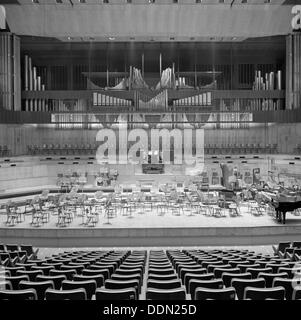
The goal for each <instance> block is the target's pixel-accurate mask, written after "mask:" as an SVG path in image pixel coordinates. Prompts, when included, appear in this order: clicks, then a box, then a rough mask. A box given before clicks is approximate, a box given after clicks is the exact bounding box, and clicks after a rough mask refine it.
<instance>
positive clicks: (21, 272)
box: [17, 270, 43, 281]
mask: <svg viewBox="0 0 301 320" xmlns="http://www.w3.org/2000/svg"><path fill="white" fill-rule="evenodd" d="M17 275H18V276H19V275H20V276H22V275H27V276H28V277H29V280H30V281H35V280H36V277H37V276H38V275H43V271H42V270H29V271H28V270H18V271H17Z"/></svg>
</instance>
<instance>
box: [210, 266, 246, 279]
mask: <svg viewBox="0 0 301 320" xmlns="http://www.w3.org/2000/svg"><path fill="white" fill-rule="evenodd" d="M239 272H240V269H239V268H225V269H224V268H216V269H214V276H215V278H221V277H222V276H223V274H224V273H239Z"/></svg>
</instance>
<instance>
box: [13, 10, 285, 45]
mask: <svg viewBox="0 0 301 320" xmlns="http://www.w3.org/2000/svg"><path fill="white" fill-rule="evenodd" d="M59 6H60V5H52V6H50V5H49V6H47V11H46V12H47V19H44V16H45V6H43V5H34V4H32V5H23V6H9V5H7V20H8V25H9V27H10V29H11V31H12V32H14V33H16V34H24V35H30V34H31V35H39V36H41V35H43V36H54V37H63V36H66V37H68V36H71V37H83V36H86V35H87V34H89V35H90V36H99V30H101V32H102V34H105V35H114V36H115V37H116V38H118V37H119V36H120V37H125V36H126V35H127V36H128V37H129V35H132V36H142V37H143V36H144V37H145V39H146V38H149V35H150V34H151V35H152V36H153V37H156V36H157V37H159V38H160V37H161V38H162V37H164V36H168V38H169V37H170V34H173V35H174V36H175V37H176V38H177V37H186V39H188V38H190V37H208V36H212V37H230V36H236V37H244V38H247V37H252V36H253V37H255V36H258V35H261V36H268V35H276V34H280V35H281V34H288V33H289V32H290V31H291V25H290V20H291V13H290V9H291V8H290V6H275V8H274V9H273V10H263V6H261V5H260V6H259V5H258V6H252V14H250V5H237V6H236V7H235V10H231V9H230V8H229V6H228V5H205V6H203V5H187V6H178V5H164V4H163V5H151V6H150V5H148V6H147V8H148V10H145V6H143V5H124V6H118V5H106V6H105V10H104V5H98V6H96V5H77V6H78V8H77V9H76V10H73V7H72V6H70V10H69V9H68V8H69V6H65V7H66V8H67V9H66V10H58V9H57V8H58V7H59ZM216 7H218V9H219V10H216ZM64 9H65V8H64ZM78 10H80V14H79V12H78ZM125 12H126V14H124V13H125ZM24 16H26V17H27V19H24ZM170 16H172V17H174V18H172V19H170V18H169V17H170ZM154 17H157V18H156V19H154ZM133 21H135V23H132V22H133ZM41 26H42V27H41ZM146 29H147V30H146ZM175 30H177V32H176V34H174V33H175ZM188 34H189V37H188V36H187V35H188ZM146 35H147V36H146ZM148 40H149V39H148Z"/></svg>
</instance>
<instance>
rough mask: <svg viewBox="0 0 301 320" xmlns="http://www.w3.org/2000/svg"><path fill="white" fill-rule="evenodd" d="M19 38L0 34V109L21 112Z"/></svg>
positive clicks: (8, 34) (9, 34) (5, 33)
mask: <svg viewBox="0 0 301 320" xmlns="http://www.w3.org/2000/svg"><path fill="white" fill-rule="evenodd" d="M20 74H21V72H20V38H19V37H17V36H16V35H14V34H11V33H9V32H3V33H0V108H3V109H6V110H11V111H19V110H21V80H20Z"/></svg>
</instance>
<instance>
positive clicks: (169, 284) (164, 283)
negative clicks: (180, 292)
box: [147, 279, 181, 289]
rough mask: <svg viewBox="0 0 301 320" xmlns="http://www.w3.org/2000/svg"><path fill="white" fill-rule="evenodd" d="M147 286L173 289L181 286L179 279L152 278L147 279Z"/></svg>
mask: <svg viewBox="0 0 301 320" xmlns="http://www.w3.org/2000/svg"><path fill="white" fill-rule="evenodd" d="M147 287H148V288H154V289H175V288H180V287H181V281H180V280H178V279H176V280H152V279H148V281H147Z"/></svg>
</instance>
